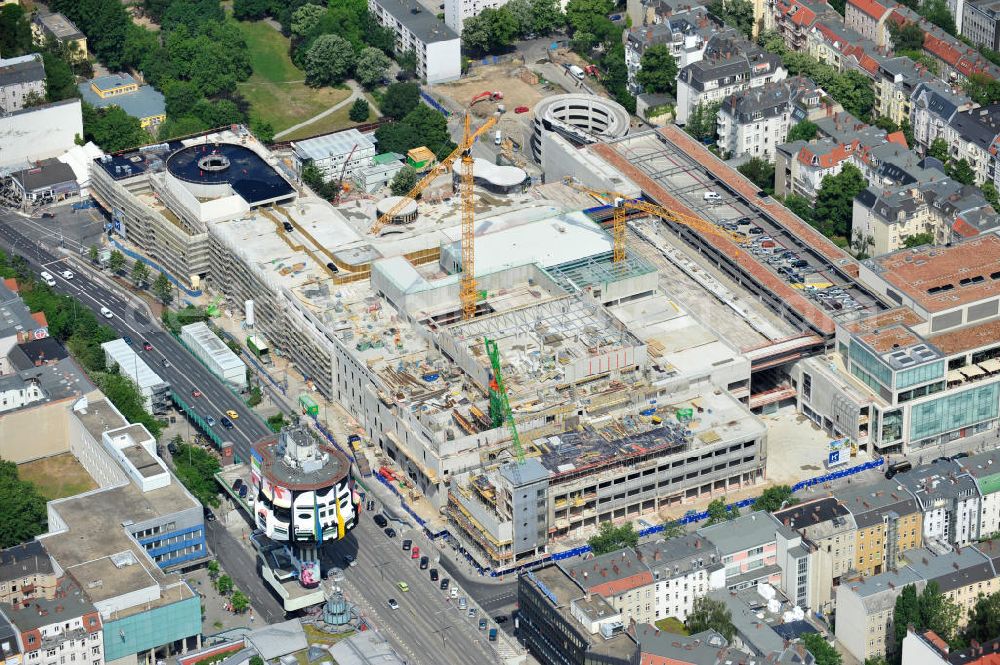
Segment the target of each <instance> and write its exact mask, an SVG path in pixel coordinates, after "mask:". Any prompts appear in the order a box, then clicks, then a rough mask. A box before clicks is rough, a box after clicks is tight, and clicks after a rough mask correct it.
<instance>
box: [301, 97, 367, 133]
mask: <svg viewBox="0 0 1000 665" xmlns="http://www.w3.org/2000/svg"><path fill="white" fill-rule="evenodd" d="M369 103H370V102H369ZM352 105H353V102H351V104H346V105H345V106H344V107H343V108H339V109H337V110H336V111H334V112H333V113H331V114H330V115H328V116H326V117H323V118H320V119H319V120H317V121H316V122H313V123H310V124H308V125H306V126H305V127H302V128H301V129H297V130H295V131H294V132H292V133H291V134H286V135H285V136H282V137H281V140H282V141H297V140H299V139H304V138H308V137H310V136H317V135H319V134H326V133H329V132H336V131H339V130H341V129H347V128H348V127H354V126H355V125H358V124H361V123H357V122H354V121H353V120H351V119H350V118H349V117H348V114H349V113H350V112H351V106H352ZM375 120H377V118H376V117H375V114H374V113H372V112H371V111H369V112H368V119H367V120H366V121H365V122H375Z"/></svg>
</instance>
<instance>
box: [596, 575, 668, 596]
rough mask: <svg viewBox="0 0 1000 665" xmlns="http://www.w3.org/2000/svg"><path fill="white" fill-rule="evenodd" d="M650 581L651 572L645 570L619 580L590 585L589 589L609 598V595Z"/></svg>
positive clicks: (629, 589)
mask: <svg viewBox="0 0 1000 665" xmlns="http://www.w3.org/2000/svg"><path fill="white" fill-rule="evenodd" d="M652 583H653V573H651V572H649V571H648V570H647V571H645V572H641V573H636V574H635V575H629V576H628V577H623V578H621V579H619V580H613V581H610V582H605V583H604V584H596V585H594V586H592V587H590V591H591V592H592V593H599V594H601V595H602V596H604V597H605V598H610V597H611V596H617V595H619V594H621V593H624V592H626V591H631V590H632V589H638V588H639V587H641V586H645V585H647V584H652Z"/></svg>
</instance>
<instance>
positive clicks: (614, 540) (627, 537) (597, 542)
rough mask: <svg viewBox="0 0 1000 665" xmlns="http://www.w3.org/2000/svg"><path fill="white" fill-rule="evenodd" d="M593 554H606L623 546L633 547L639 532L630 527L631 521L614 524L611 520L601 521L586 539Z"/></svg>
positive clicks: (637, 539) (636, 543)
mask: <svg viewBox="0 0 1000 665" xmlns="http://www.w3.org/2000/svg"><path fill="white" fill-rule="evenodd" d="M587 544H588V545H590V549H591V550H592V551H593V552H594V554H597V555H600V554H607V553H608V552H614V551H616V550H620V549H622V548H624V547H635V546H636V545H638V544H639V534H638V533H636V532H635V529H633V528H632V523H631V522H626V523H625V524H622V525H621V526H615V525H614V524H612V523H611V522H601V526H600V527H599V528H598V530H597V534H596V535H594V536H592V537H591V538H590V540H588V541H587Z"/></svg>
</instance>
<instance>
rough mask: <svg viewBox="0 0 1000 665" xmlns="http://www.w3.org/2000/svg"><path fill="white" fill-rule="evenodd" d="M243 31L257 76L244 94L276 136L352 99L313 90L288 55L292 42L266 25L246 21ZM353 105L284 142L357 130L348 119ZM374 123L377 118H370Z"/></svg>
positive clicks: (345, 93)
mask: <svg viewBox="0 0 1000 665" xmlns="http://www.w3.org/2000/svg"><path fill="white" fill-rule="evenodd" d="M240 29H241V30H242V32H243V36H244V38H245V39H246V41H247V46H248V47H249V51H250V64H251V66H252V67H253V76H251V77H250V79H249V80H248V81H246V82H245V83H240V84H239V91H240V93H241V94H242V95H243V96H244V97H245V98H246V100H247V101H248V102H249V103H250V108H251V112H250V113H251V115H252V116H253V117H254V118H257V119H258V120H259V121H261V122H269V123H271V126H272V127H273V128H274V131H275V132H281V131H283V130H286V129H288V128H289V127H293V126H295V125H297V124H299V123H302V122H304V121H306V120H308V119H309V118H312V117H314V116H316V115H318V114H320V113H322V112H323V111H326V110H327V109H329V108H330V107H331V106H334V105H335V104H338V103H339V102H343V101H344V100H346V99H347V98H348V97H350V96H351V90H350V89H349V88H347V87H346V86H345V87H343V88H311V87H309V86H307V85H306V83H305V78H306V74H305V72H304V71H302V70H301V69H299V68H298V67H296V66H295V64H294V63H293V62H292V60H291V58H290V57H289V55H288V46H289V40H288V38H287V37H285V36H284V35H282V34H281V33H280V32H278V31H277V30H275V29H274V28H273V27H271V25H269V24H268V23H267V22H265V21H254V22H248V21H242V22H240ZM349 110H350V104H345V105H344V106H343V107H342V108H340V109H338V110H337V111H334V112H333V113H331V114H330V115H327V116H325V117H323V118H321V119H319V120H317V121H316V122H315V123H310V124H309V125H306V126H305V127H302V128H301V129H300V130H297V131H296V132H295V133H294V134H293V135H291V136H289V137H283V138H300V137H302V136H314V135H316V134H321V133H324V132H332V131H337V130H340V129H346V128H348V127H353V126H354V125H355V124H357V123H354V122H351V120H350V119H349V118H348V117H347V113H348V111H349ZM369 119H370V120H374V114H369Z"/></svg>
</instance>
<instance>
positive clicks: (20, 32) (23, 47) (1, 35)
mask: <svg viewBox="0 0 1000 665" xmlns="http://www.w3.org/2000/svg"><path fill="white" fill-rule="evenodd" d="M31 50H32V41H31V24H30V23H29V22H28V14H27V13H26V12H25V11H24V8H23V7H21V5H19V4H18V3H16V2H15V3H14V4H7V5H4V6H3V7H0V54H3V57H4V58H13V57H15V56H18V55H24V54H25V53H28V52H30V51H31Z"/></svg>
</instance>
